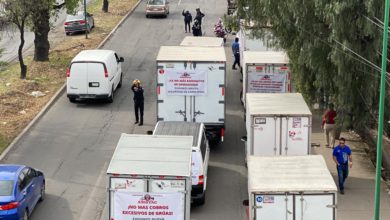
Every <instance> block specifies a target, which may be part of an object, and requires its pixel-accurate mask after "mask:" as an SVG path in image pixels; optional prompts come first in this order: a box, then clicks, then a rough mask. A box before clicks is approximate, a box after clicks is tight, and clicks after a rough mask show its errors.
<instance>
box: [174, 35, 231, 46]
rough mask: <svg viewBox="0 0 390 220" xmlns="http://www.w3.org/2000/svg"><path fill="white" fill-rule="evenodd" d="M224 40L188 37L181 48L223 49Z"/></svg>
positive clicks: (181, 44)
mask: <svg viewBox="0 0 390 220" xmlns="http://www.w3.org/2000/svg"><path fill="white" fill-rule="evenodd" d="M223 45H224V44H223V38H220V37H193V36H186V37H184V39H183V41H182V42H181V43H180V46H190V47H194V46H195V47H223Z"/></svg>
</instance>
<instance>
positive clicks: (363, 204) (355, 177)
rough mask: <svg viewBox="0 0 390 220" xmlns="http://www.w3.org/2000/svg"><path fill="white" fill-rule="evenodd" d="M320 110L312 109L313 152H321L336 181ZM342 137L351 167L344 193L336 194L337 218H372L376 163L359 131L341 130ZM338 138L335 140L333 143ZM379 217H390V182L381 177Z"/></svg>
mask: <svg viewBox="0 0 390 220" xmlns="http://www.w3.org/2000/svg"><path fill="white" fill-rule="evenodd" d="M320 125H321V113H319V112H314V111H313V127H312V143H318V144H320V147H312V154H322V155H323V156H324V158H325V160H326V163H327V165H328V168H329V170H330V172H331V173H332V176H333V179H334V180H335V183H336V184H337V170H336V167H335V164H334V162H333V160H332V149H331V148H326V147H325V137H324V134H323V132H322V131H321V129H320ZM341 137H344V138H345V139H346V144H347V145H348V146H349V147H350V148H351V150H352V159H353V167H352V169H350V173H349V177H348V179H347V181H346V185H345V194H344V195H341V194H338V206H337V215H338V220H350V219H354V220H368V219H373V218H374V214H373V213H374V206H375V166H374V164H373V163H372V162H371V160H370V158H369V157H368V155H367V153H366V150H365V149H366V148H368V146H367V145H366V144H365V143H363V142H362V140H361V139H360V138H359V136H358V135H356V134H355V133H352V132H342V133H341ZM337 143H338V141H337V140H336V145H337ZM381 186H382V190H381V206H380V207H381V209H380V214H381V215H380V217H381V218H380V219H383V220H385V219H390V192H389V186H390V183H387V184H386V182H385V181H382V184H381Z"/></svg>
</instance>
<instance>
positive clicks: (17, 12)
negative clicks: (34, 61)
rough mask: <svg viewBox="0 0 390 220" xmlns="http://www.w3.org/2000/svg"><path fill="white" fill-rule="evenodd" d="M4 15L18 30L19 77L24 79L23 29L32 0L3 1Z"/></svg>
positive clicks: (25, 72) (26, 23) (27, 20)
mask: <svg viewBox="0 0 390 220" xmlns="http://www.w3.org/2000/svg"><path fill="white" fill-rule="evenodd" d="M3 3H4V7H5V12H6V17H7V18H8V19H9V21H11V22H12V23H13V24H15V25H16V27H17V28H18V30H19V33H20V44H19V48H18V59H19V65H20V78H21V79H25V78H26V75H27V66H26V65H25V64H24V59H23V46H24V43H25V40H24V29H25V28H26V27H27V26H28V22H29V19H28V18H29V16H30V12H31V9H32V7H33V5H34V4H33V1H31V0H7V1H3Z"/></svg>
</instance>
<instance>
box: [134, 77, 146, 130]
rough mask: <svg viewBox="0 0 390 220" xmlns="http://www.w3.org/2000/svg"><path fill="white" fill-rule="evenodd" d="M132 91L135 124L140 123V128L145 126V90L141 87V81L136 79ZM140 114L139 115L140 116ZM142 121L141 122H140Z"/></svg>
mask: <svg viewBox="0 0 390 220" xmlns="http://www.w3.org/2000/svg"><path fill="white" fill-rule="evenodd" d="M131 90H133V93H134V98H133V100H134V113H135V124H137V123H138V122H139V124H138V125H139V126H142V125H143V124H144V89H143V88H142V86H141V81H139V80H138V79H135V80H134V81H133V85H132V86H131ZM138 113H139V115H138ZM139 119H141V120H139Z"/></svg>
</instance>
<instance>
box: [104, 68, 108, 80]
mask: <svg viewBox="0 0 390 220" xmlns="http://www.w3.org/2000/svg"><path fill="white" fill-rule="evenodd" d="M104 77H106V78H108V72H107V67H104Z"/></svg>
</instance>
